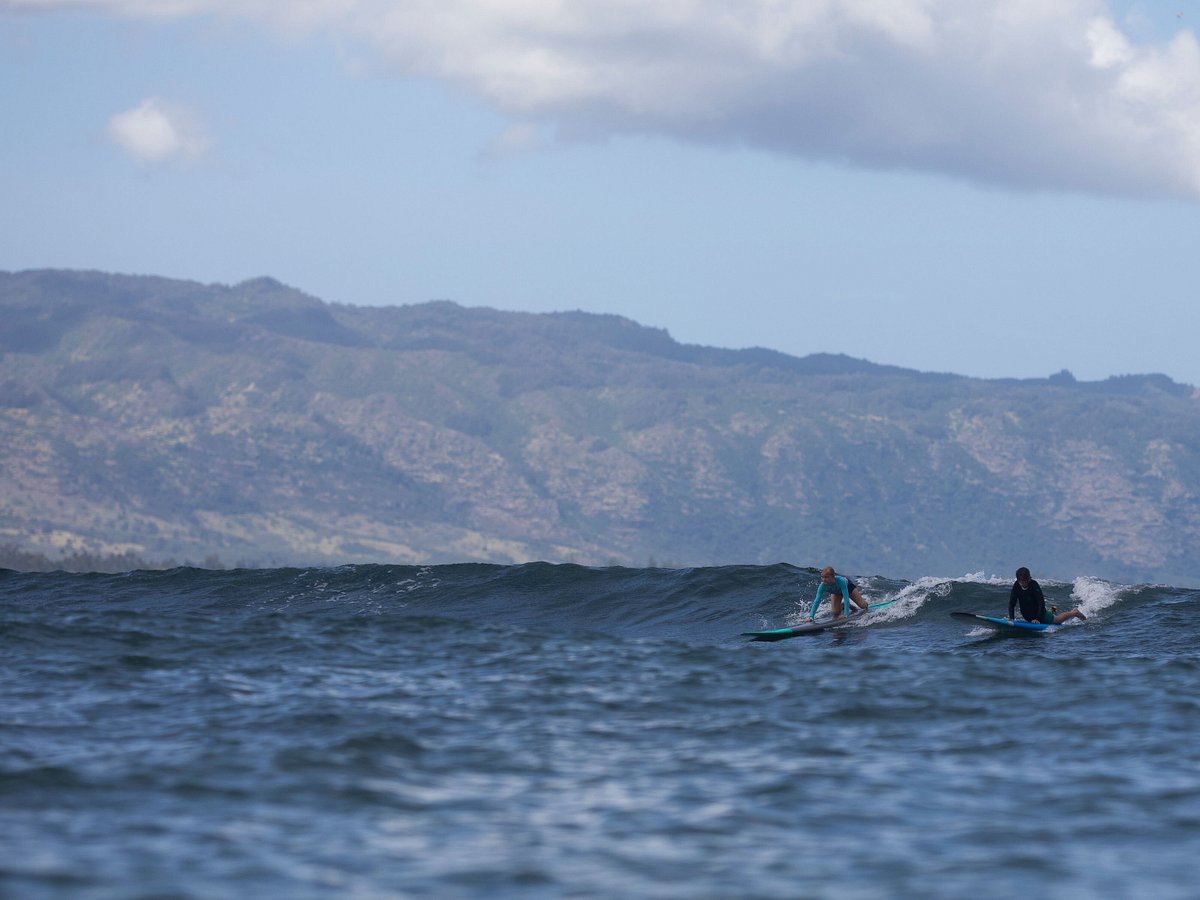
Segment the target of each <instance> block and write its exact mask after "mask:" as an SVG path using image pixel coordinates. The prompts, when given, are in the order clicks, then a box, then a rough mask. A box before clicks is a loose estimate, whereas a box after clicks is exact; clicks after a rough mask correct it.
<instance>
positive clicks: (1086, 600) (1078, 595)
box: [1071, 575, 1128, 616]
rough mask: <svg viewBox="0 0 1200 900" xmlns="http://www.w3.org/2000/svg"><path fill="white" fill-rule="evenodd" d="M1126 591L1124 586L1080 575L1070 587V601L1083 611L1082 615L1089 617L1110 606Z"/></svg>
mask: <svg viewBox="0 0 1200 900" xmlns="http://www.w3.org/2000/svg"><path fill="white" fill-rule="evenodd" d="M1126 590H1128V588H1126V586H1125V585H1120V584H1109V583H1108V582H1107V581H1102V580H1100V579H1099V578H1093V577H1091V576H1090V575H1081V576H1080V577H1078V578H1076V579H1075V583H1074V585H1073V586H1072V587H1071V599H1072V600H1074V601H1075V604H1076V605H1077V606H1078V607H1079V608H1080V609H1082V610H1083V614H1084V615H1086V616H1090V615H1093V614H1095V613H1098V612H1099V611H1100V610H1102V609H1107V608H1108V607H1110V606H1112V605H1113V604H1114V603H1116V602H1117V601H1118V600H1120V599H1121V594H1122V592H1124V591H1126Z"/></svg>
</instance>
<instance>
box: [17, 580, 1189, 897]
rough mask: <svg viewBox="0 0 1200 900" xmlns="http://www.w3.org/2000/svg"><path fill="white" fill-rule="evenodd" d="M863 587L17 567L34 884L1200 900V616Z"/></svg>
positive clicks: (977, 587)
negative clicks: (988, 622)
mask: <svg viewBox="0 0 1200 900" xmlns="http://www.w3.org/2000/svg"><path fill="white" fill-rule="evenodd" d="M1017 562H1018V563H1020V562H1026V561H1025V560H1019V561H1017ZM1030 564H1031V565H1032V563H1030ZM851 576H852V577H853V578H854V579H855V580H856V581H857V582H858V583H859V585H860V586H861V587H862V588H863V591H864V593H865V594H866V595H867V597H868V598H869V599H870V600H871V601H872V602H882V601H887V600H894V601H896V602H894V603H891V604H890V605H889V606H887V607H885V608H882V609H880V610H877V611H876V612H874V613H872V616H871V618H870V619H869V620H868V621H867V622H865V623H856V624H854V625H851V626H849V627H847V628H845V629H842V630H838V631H827V632H823V633H820V634H816V635H804V636H800V637H796V638H792V639H790V640H785V641H780V642H777V643H757V642H752V641H750V640H749V639H747V638H745V637H742V636H740V634H739V633H740V632H742V631H747V630H756V629H762V628H778V627H782V626H786V625H792V624H798V623H799V622H800V621H801V620H802V618H803V617H804V616H806V614H807V609H808V604H809V602H810V601H811V598H812V596H813V594H814V592H815V589H816V585H817V582H818V579H817V574H816V571H815V570H814V569H809V568H798V567H794V566H791V565H785V564H780V565H770V566H725V567H714V568H697V569H659V568H647V569H633V568H587V567H582V566H573V565H550V564H544V563H531V564H527V565H516V566H495V565H475V564H470V565H467V564H464V565H450V566H431V567H407V566H346V567H340V568H326V569H269V570H232V571H208V570H202V569H193V568H180V569H174V570H170V571H161V572H159V571H153V572H152V571H139V572H131V573H127V574H122V575H98V574H90V575H88V574H84V575H77V574H65V573H61V572H60V573H50V574H46V573H40V574H28V573H16V572H10V571H2V570H0V642H2V646H3V651H2V655H0V658H2V660H3V663H2V666H0V679H2V694H0V696H2V702H0V896H3V897H12V898H151V897H154V898H228V897H251V896H253V897H280V898H284V897H286V898H326V897H353V898H359V897H361V898H377V897H378V898H384V897H439V898H441V897H489V898H491V897H519V898H558V897H573V898H590V897H605V898H608V897H612V898H618V897H620V898H624V897H648V898H657V897H662V898H725V897H728V898H805V897H813V898H823V897H829V898H875V897H887V898H892V897H914V898H916V897H921V898H926V897H946V898H962V897H971V898H976V900H978V898H987V897H997V898H999V897H1013V896H1026V897H1038V898H1042V897H1051V898H1060V897H1061V898H1086V897H1097V898H1100V897H1104V898H1111V897H1146V898H1174V897H1178V898H1184V897H1187V898H1192V897H1195V896H1197V893H1198V891H1200V888H1198V887H1197V885H1198V884H1200V862H1197V860H1198V859H1200V740H1198V737H1200V663H1198V661H1197V653H1196V650H1197V635H1198V633H1200V626H1198V624H1197V614H1198V613H1200V602H1198V601H1200V591H1198V590H1195V589H1189V588H1179V587H1170V586H1165V585H1121V584H1112V583H1109V582H1106V581H1103V580H1100V579H1096V578H1090V577H1079V578H1076V579H1075V580H1074V581H1071V582H1057V581H1052V580H1047V579H1044V578H1043V579H1039V580H1041V583H1042V586H1043V588H1044V589H1045V591H1046V594H1047V597H1048V600H1049V601H1050V602H1051V603H1055V604H1056V605H1058V606H1059V608H1060V609H1066V608H1068V607H1070V606H1075V605H1079V606H1081V607H1082V609H1083V611H1084V612H1085V613H1087V615H1088V620H1087V621H1086V622H1084V623H1078V624H1072V625H1070V626H1068V627H1066V628H1063V629H1059V630H1056V631H1054V632H1050V633H1043V634H1035V635H1032V636H1025V637H1016V638H1010V637H996V636H993V635H991V634H990V633H986V632H984V631H982V630H979V629H977V628H973V627H972V626H970V625H964V624H963V623H962V622H960V621H958V620H955V619H952V618H951V617H950V616H949V613H950V612H951V611H954V610H967V611H972V612H979V613H985V614H991V615H1002V614H1004V613H1005V612H1006V608H1007V598H1008V587H1009V583H1010V580H1009V578H1007V577H1005V578H1000V577H993V576H990V575H987V574H983V573H978V574H967V575H960V576H957V577H934V576H930V577H924V578H920V579H917V580H916V581H906V580H900V579H892V578H888V577H885V576H880V575H870V574H863V575H859V574H857V573H851ZM1034 576H1035V577H1037V576H1038V572H1037V570H1036V567H1035V569H1034Z"/></svg>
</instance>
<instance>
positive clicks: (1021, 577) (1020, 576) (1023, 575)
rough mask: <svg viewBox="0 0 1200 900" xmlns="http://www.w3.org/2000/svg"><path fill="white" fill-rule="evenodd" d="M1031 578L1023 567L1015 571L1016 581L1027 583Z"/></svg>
mask: <svg viewBox="0 0 1200 900" xmlns="http://www.w3.org/2000/svg"><path fill="white" fill-rule="evenodd" d="M1032 577H1033V576H1031V575H1030V574H1029V570H1028V569H1027V568H1025V567H1024V566H1021V568H1019V569H1017V581H1028V580H1029V579H1030V578H1032Z"/></svg>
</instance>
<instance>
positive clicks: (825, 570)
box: [821, 566, 837, 578]
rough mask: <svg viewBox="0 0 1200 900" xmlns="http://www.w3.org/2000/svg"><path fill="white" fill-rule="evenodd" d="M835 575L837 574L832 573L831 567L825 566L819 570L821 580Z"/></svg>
mask: <svg viewBox="0 0 1200 900" xmlns="http://www.w3.org/2000/svg"><path fill="white" fill-rule="evenodd" d="M836 574H837V572H835V571H833V566H826V567H825V568H823V569H822V570H821V577H822V578H824V577H825V576H826V575H836Z"/></svg>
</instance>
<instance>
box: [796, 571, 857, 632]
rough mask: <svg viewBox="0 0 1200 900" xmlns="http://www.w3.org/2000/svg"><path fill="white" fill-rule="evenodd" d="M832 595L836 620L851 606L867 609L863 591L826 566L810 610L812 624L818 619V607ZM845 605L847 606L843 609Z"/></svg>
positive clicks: (830, 601)
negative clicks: (827, 595) (827, 596)
mask: <svg viewBox="0 0 1200 900" xmlns="http://www.w3.org/2000/svg"><path fill="white" fill-rule="evenodd" d="M827 593H828V594H829V595H830V598H829V605H830V607H831V608H832V610H833V617H834V618H835V619H837V618H839V617H840V616H841V615H842V609H843V608H845V609H847V610H850V609H851V608H852V607H851V604H853V605H854V606H857V607H858V608H859V609H866V608H867V601H866V600H864V599H863V595H862V591H860V590H859V589H858V585H856V584H855V583H854V582H853V581H851V580H850V579H849V578H846V577H844V576H842V575H839V574H838V573H837V572H835V571H833V566H826V567H825V568H823V569H822V570H821V583H820V584H819V585H817V596H816V597H814V598H813V602H812V609H811V610H809V613H808V620H809V621H810V622H811V621H812V620H814V619H815V618H816V617H817V607H819V606H820V605H821V600H822V599H824V597H825V595H826V594H827ZM843 603H844V604H845V606H844V607H843Z"/></svg>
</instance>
